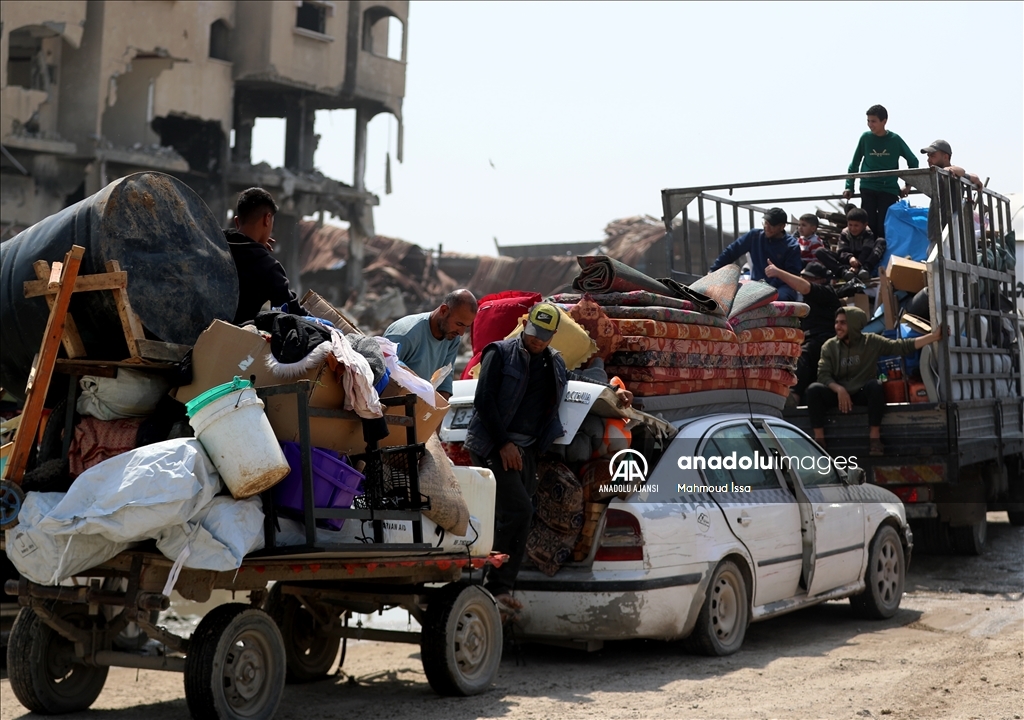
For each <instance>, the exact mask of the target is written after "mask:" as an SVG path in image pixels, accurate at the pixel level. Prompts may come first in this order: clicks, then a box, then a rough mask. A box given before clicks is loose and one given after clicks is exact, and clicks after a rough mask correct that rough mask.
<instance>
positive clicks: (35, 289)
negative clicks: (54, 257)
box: [24, 260, 128, 298]
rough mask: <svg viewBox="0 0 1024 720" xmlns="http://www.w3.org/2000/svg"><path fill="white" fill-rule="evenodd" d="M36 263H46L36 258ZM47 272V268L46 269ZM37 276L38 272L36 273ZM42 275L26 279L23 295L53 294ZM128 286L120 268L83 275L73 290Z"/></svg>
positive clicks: (110, 288) (82, 290) (53, 291)
mask: <svg viewBox="0 0 1024 720" xmlns="http://www.w3.org/2000/svg"><path fill="white" fill-rule="evenodd" d="M36 262H37V263H43V264H44V265H45V264H46V261H44V260H37V261H36ZM47 273H49V269H47ZM36 277H39V273H38V272H37V273H36ZM48 277H49V275H46V276H43V277H42V278H41V279H40V280H28V281H26V282H25V284H24V291H25V297H27V298H32V297H39V296H40V295H54V294H56V290H50V289H49V284H48V282H47V278H48ZM125 287H128V273H127V272H125V271H124V270H122V271H121V272H114V273H109V272H108V273H99V274H97V275H83V276H82V277H80V278H79V279H78V282H76V283H75V292H90V291H93V290H116V289H118V288H125Z"/></svg>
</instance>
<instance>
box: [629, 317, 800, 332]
mask: <svg viewBox="0 0 1024 720" xmlns="http://www.w3.org/2000/svg"><path fill="white" fill-rule="evenodd" d="M762 327H785V328H799V327H800V318H798V317H763V318H754V319H753V320H743V321H742V322H738V323H736V324H735V325H733V326H732V329H733V331H734V332H737V333H741V332H743V331H744V330H753V329H754V328H762ZM619 329H620V330H622V327H621V326H620V327H619ZM622 334H623V335H625V334H626V331H625V330H622Z"/></svg>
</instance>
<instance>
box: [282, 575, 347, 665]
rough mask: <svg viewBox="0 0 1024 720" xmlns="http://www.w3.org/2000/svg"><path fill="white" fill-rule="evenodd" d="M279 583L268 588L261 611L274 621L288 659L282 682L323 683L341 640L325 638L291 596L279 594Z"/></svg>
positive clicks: (321, 630)
mask: <svg viewBox="0 0 1024 720" xmlns="http://www.w3.org/2000/svg"><path fill="white" fill-rule="evenodd" d="M281 587H282V585H281V583H274V587H272V588H270V593H268V594H267V599H266V601H264V603H263V608H264V609H265V610H266V611H267V614H269V615H270V617H272V618H274V622H275V623H277V627H278V629H279V630H280V631H281V638H282V640H283V641H284V653H285V657H286V659H287V671H286V673H285V682H289V683H308V682H316V681H317V680H323V679H324V678H325V677H327V674H328V673H329V672H330V671H331V668H332V667H334V661H335V660H337V659H338V648H339V647H340V646H341V638H339V637H331V636H329V635H325V634H324V632H323V630H324V628H323V626H322V625H320V624H318V623H317V621H316V619H315V618H314V617H313V615H312V614H310V612H309V610H307V609H306V608H305V607H303V605H302V601H301V600H299V599H298V598H297V597H295V596H294V595H285V594H284V593H282V592H281Z"/></svg>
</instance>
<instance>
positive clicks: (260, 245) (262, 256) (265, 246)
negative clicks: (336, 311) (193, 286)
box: [224, 187, 306, 325]
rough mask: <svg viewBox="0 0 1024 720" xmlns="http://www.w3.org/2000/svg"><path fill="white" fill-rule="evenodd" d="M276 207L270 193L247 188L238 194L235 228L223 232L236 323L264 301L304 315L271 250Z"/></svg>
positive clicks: (304, 312) (250, 313)
mask: <svg viewBox="0 0 1024 720" xmlns="http://www.w3.org/2000/svg"><path fill="white" fill-rule="evenodd" d="M277 210H278V207H277V203H276V202H274V198H273V196H272V195H271V194H270V193H268V192H267V191H266V190H264V189H263V188H255V187H254V188H249V189H248V190H244V191H242V193H241V194H240V195H239V196H238V204H237V205H236V207H235V218H234V221H235V227H234V228H233V229H229V230H225V231H224V237H226V238H227V241H228V248H229V249H230V250H231V257H233V258H234V260H235V268H236V269H237V271H238V309H237V310H236V311H235V319H234V321H233V322H234V323H235V324H236V325H238V324H241V323H243V322H245V321H247V320H252V319H253V318H254V317H256V313H258V312H259V311H260V309H261V308H262V307H263V304H264V303H265V302H267V301H268V300H269V301H270V304H271V306H272V307H280V306H282V305H284V304H287V305H288V312H290V313H291V314H293V315H306V311H305V310H303V309H302V308H301V307H300V306H299V301H298V298H297V297H296V296H295V293H294V292H292V291H291V288H289V287H288V276H287V275H286V274H285V272H284V268H283V267H282V266H281V263H279V262H278V261H277V260H275V259H274V256H273V254H272V253H271V250H272V248H273V246H274V238H272V237H271V234H272V233H273V232H274V215H276V214H277Z"/></svg>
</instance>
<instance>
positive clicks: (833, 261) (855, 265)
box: [815, 208, 885, 285]
mask: <svg viewBox="0 0 1024 720" xmlns="http://www.w3.org/2000/svg"><path fill="white" fill-rule="evenodd" d="M867 221H868V214H867V213H866V212H864V210H862V209H861V208H853V209H852V210H850V212H849V213H848V214H847V215H846V227H845V228H844V229H843V231H842V232H841V233H840V234H839V248H838V253H834V252H832V251H831V250H826V249H825V248H822V249H820V250H818V252H817V253H815V257H817V259H818V262H820V263H821V264H822V265H824V266H825V267H827V268H828V269H829V270H831V271H832V274H833V275H835V276H836V277H841V278H843V279H844V280H846V281H847V282H852V281H853V280H860V281H861V282H863V283H864V284H865V285H866V284H867V283H868V282H869V281H870V280H871V277H872V276H873V275H875V274H876V273H877V271H878V264H879V263H880V262H881V261H882V256H883V255H885V238H876V237H875V234H874V233H873V232H871V230H870V229H869V228H868V226H867Z"/></svg>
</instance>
